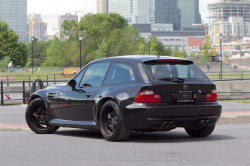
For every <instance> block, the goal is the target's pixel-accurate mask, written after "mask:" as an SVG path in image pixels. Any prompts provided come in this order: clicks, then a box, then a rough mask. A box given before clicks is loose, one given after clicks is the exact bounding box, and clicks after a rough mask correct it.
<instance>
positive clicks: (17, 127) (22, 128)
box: [0, 123, 30, 131]
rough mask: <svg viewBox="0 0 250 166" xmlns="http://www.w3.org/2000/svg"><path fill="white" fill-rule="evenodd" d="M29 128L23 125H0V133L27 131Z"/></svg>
mask: <svg viewBox="0 0 250 166" xmlns="http://www.w3.org/2000/svg"><path fill="white" fill-rule="evenodd" d="M29 130H30V128H29V127H28V126H27V125H23V124H10V123H0V131H29Z"/></svg>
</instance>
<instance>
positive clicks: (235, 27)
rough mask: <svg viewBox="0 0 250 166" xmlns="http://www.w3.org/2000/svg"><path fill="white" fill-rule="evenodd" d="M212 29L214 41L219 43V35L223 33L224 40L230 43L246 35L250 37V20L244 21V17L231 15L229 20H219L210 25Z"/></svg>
mask: <svg viewBox="0 0 250 166" xmlns="http://www.w3.org/2000/svg"><path fill="white" fill-rule="evenodd" d="M210 29H212V31H213V32H214V33H213V36H212V43H214V44H219V43H220V39H219V35H220V34H222V36H223V37H222V42H223V43H229V42H234V41H242V40H243V38H244V37H250V22H244V18H243V17H229V20H228V21H218V22H217V23H215V24H213V26H211V27H210Z"/></svg>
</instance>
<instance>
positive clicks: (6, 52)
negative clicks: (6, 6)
mask: <svg viewBox="0 0 250 166" xmlns="http://www.w3.org/2000/svg"><path fill="white" fill-rule="evenodd" d="M18 39H19V36H18V35H17V34H16V33H15V32H14V31H13V30H12V29H9V28H8V25H7V24H6V23H5V22H3V21H0V60H1V59H3V58H4V57H5V56H9V57H10V60H11V61H13V65H15V66H18V65H20V66H25V64H26V62H27V58H28V54H27V52H28V50H27V47H26V45H25V43H22V42H20V43H19V42H18Z"/></svg>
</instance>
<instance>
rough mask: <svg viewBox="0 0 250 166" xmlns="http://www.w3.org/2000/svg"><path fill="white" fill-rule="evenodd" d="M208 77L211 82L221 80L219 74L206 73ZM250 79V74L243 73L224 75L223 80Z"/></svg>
mask: <svg viewBox="0 0 250 166" xmlns="http://www.w3.org/2000/svg"><path fill="white" fill-rule="evenodd" d="M206 75H207V76H208V77H209V78H210V79H211V80H217V79H219V73H206ZM242 77H243V78H250V72H243V75H242V73H237V72H234V73H223V74H222V78H223V79H237V78H242Z"/></svg>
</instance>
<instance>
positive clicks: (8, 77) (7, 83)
mask: <svg viewBox="0 0 250 166" xmlns="http://www.w3.org/2000/svg"><path fill="white" fill-rule="evenodd" d="M7 86H9V76H7Z"/></svg>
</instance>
